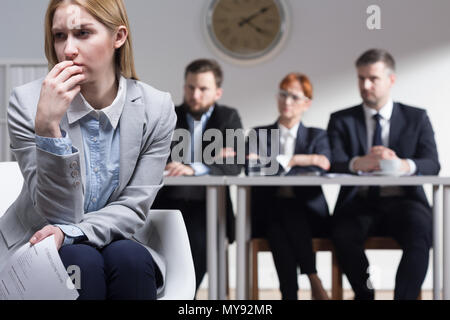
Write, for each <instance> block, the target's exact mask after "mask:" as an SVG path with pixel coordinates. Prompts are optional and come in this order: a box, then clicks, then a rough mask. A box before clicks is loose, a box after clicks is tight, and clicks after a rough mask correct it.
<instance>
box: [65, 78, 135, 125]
mask: <svg viewBox="0 0 450 320" xmlns="http://www.w3.org/2000/svg"><path fill="white" fill-rule="evenodd" d="M126 92H127V81H126V79H125V78H124V77H123V76H121V77H120V80H119V88H118V90H117V96H116V98H115V99H114V101H113V102H112V103H111V105H109V106H108V107H106V108H103V109H101V110H95V109H94V108H93V107H92V106H91V105H90V104H89V102H87V101H86V99H85V98H84V97H83V95H82V94H81V93H79V94H78V95H77V96H76V97H75V99H74V100H73V102H72V103H71V105H70V107H69V110H67V119H68V121H69V124H72V123H74V122H76V121H78V120H80V119H81V118H83V117H85V116H86V115H88V114H90V115H92V116H93V117H95V118H96V119H98V118H99V117H100V115H101V114H104V115H105V116H106V118H107V119H108V120H109V122H110V123H111V126H112V127H113V128H114V129H115V128H117V125H118V123H119V119H120V116H121V114H122V111H123V107H124V105H125V99H126Z"/></svg>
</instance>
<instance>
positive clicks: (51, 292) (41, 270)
mask: <svg viewBox="0 0 450 320" xmlns="http://www.w3.org/2000/svg"><path fill="white" fill-rule="evenodd" d="M76 298H78V292H77V290H76V289H75V286H74V285H73V283H72V281H71V279H70V277H69V275H68V273H67V271H66V269H65V268H64V265H63V263H62V261H61V258H60V257H59V254H58V251H57V250H56V245H55V240H54V236H51V237H47V238H46V239H44V240H42V241H41V242H39V243H37V244H36V245H34V246H31V244H30V243H26V244H25V245H23V246H22V247H21V248H20V249H19V250H18V251H17V252H16V253H15V254H14V255H13V256H12V257H11V258H10V259H9V261H8V263H7V264H6V266H5V267H4V268H3V270H1V272H0V300H75V299H76Z"/></svg>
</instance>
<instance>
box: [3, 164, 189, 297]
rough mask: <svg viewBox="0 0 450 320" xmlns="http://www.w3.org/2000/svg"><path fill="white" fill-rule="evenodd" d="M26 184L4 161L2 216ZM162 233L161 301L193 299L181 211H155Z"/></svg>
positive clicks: (157, 247)
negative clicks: (163, 275) (162, 283)
mask: <svg viewBox="0 0 450 320" xmlns="http://www.w3.org/2000/svg"><path fill="white" fill-rule="evenodd" d="M22 185H23V177H22V173H21V172H20V169H19V166H18V165H17V162H0V217H1V216H2V215H3V214H4V213H5V211H6V210H7V209H8V208H9V206H10V205H11V204H12V203H13V202H14V201H15V200H16V198H17V197H18V195H19V193H20V190H21V188H22ZM147 223H151V224H152V227H153V228H155V229H154V230H156V232H157V234H158V236H159V237H158V241H156V242H155V243H151V246H152V248H154V249H155V251H157V252H159V253H160V254H162V256H163V257H164V260H165V262H166V283H165V287H164V290H163V291H162V292H161V293H160V294H159V295H158V297H157V298H158V300H192V299H194V297H195V271H194V263H193V260H192V255H191V247H190V245H189V238H188V235H187V231H186V227H185V224H184V221H183V216H182V215H181V212H180V211H178V210H151V211H150V214H149V221H147Z"/></svg>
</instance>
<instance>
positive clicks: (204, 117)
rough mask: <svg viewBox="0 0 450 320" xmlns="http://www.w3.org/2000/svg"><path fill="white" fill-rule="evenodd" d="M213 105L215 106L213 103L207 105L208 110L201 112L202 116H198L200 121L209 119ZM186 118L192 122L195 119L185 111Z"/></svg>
mask: <svg viewBox="0 0 450 320" xmlns="http://www.w3.org/2000/svg"><path fill="white" fill-rule="evenodd" d="M214 107H215V105H214V104H213V105H212V106H211V107H209V109H208V111H206V112H205V113H203V114H202V117H201V118H200V121H201V122H202V123H204V122H205V121H207V120H209V118H211V114H212V113H213V111H214ZM186 118H187V119H188V122H190V123H194V121H195V119H194V117H193V116H192V115H191V114H190V113H189V112H187V113H186Z"/></svg>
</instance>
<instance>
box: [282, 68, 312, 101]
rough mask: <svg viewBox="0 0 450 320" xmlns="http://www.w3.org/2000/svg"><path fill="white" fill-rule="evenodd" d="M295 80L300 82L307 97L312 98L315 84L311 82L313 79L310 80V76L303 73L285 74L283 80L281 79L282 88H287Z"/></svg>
mask: <svg viewBox="0 0 450 320" xmlns="http://www.w3.org/2000/svg"><path fill="white" fill-rule="evenodd" d="M295 82H297V83H299V84H300V86H301V87H302V90H303V93H304V95H305V97H307V98H308V99H310V100H312V98H313V86H312V84H311V81H309V78H308V77H307V76H306V75H304V74H302V73H298V72H292V73H289V74H288V75H287V76H285V77H284V78H283V80H281V82H280V89H281V90H286V89H287V88H288V87H289V86H290V85H291V84H293V83H295Z"/></svg>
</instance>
